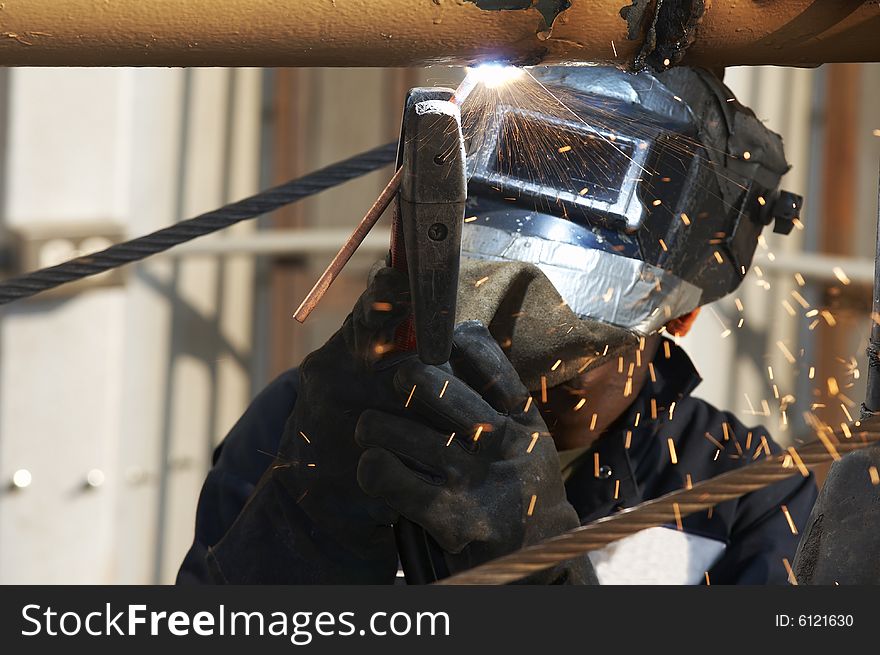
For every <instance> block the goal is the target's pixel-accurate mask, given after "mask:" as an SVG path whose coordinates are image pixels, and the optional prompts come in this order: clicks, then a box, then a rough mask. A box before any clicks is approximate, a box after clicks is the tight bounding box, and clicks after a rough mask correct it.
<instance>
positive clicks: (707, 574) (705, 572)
mask: <svg viewBox="0 0 880 655" xmlns="http://www.w3.org/2000/svg"><path fill="white" fill-rule="evenodd" d="M728 102H730V101H729V100H728ZM703 575H705V576H706V586H707V587H708V586H709V585H710V584H711V583H710V582H709V572H708V571H704V572H703Z"/></svg>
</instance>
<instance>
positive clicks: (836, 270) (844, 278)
mask: <svg viewBox="0 0 880 655" xmlns="http://www.w3.org/2000/svg"><path fill="white" fill-rule="evenodd" d="M832 271H833V272H834V276H835V277H836V278H837V279H838V280H840V281H841V283H842V284H845V285H846V284H849V283H850V279H849V278H848V277H847V275H846V273H844V272H843V269H842V268H840V266H835V267H834V268H833V269H832Z"/></svg>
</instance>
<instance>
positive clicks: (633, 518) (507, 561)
mask: <svg viewBox="0 0 880 655" xmlns="http://www.w3.org/2000/svg"><path fill="white" fill-rule="evenodd" d="M860 424H861V426H862V427H861V428H859V427H858V426H859V425H860ZM853 427H854V428H855V429H854V430H853V431H852V436H851V437H846V436H845V435H840V434H837V433H835V434H833V435H832V434H830V433H828V434H822V433H820V435H819V439H817V440H815V441H812V442H810V443H808V444H806V445H804V446H801V447H800V448H798V449H797V450H794V449H789V450H788V452H783V453H780V454H779V455H775V456H773V457H767V458H765V459H762V460H761V461H760V462H757V463H755V464H749V465H748V466H744V467H742V468H740V469H735V470H733V471H728V472H727V473H722V474H721V475H717V476H715V477H714V478H710V479H708V480H703V481H702V482H698V483H696V484H694V485H692V486H691V488H689V489H679V490H678V491H673V492H671V493H668V494H666V495H664V496H660V497H659V498H654V499H652V500H648V501H646V502H644V503H641V504H639V505H636V506H635V507H631V508H628V509H624V510H622V511H621V512H618V513H617V514H612V515H611V516H607V517H605V518H601V519H598V520H596V521H593V522H592V523H588V524H587V525H583V526H581V527H579V528H575V529H574V530H570V531H569V532H564V533H562V534H561V535H559V536H556V537H553V538H551V539H547V540H546V541H543V542H541V543H538V544H534V545H532V546H527V547H526V548H523V549H521V550H518V551H516V552H514V553H511V554H509V555H505V556H504V557H499V558H498V559H495V560H492V561H491V562H487V563H485V564H481V565H479V566H475V567H474V568H472V569H468V570H467V571H463V572H461V573H458V574H456V575H453V576H451V577H448V578H445V579H443V580H440V581H439V582H437V583H436V584H443V585H464V584H470V585H473V584H480V585H486V584H507V583H509V582H513V581H514V580H519V579H520V578H524V577H526V576H528V575H531V574H532V573H535V572H537V571H542V570H544V569H547V568H550V567H551V566H554V565H556V564H559V563H561V562H564V561H566V560H569V559H572V558H573V557H577V556H578V555H583V554H584V553H587V552H590V551H593V550H598V549H600V548H602V547H604V546H606V545H608V544H609V543H611V542H613V541H617V540H618V539H623V538H624V537H628V536H630V535H632V534H635V533H636V532H639V531H641V530H645V529H646V528H652V527H657V526H662V525H668V524H672V523H674V524H676V525H677V526H678V528H679V529H681V520H682V518H683V517H685V516H687V515H689V514H693V513H694V512H699V511H701V510H705V509H708V508H710V507H714V506H715V505H717V504H718V503H721V502H724V501H726V500H732V499H733V498H738V497H740V496H744V495H745V494H747V493H750V492H752V491H755V490H757V489H763V488H764V487H767V486H769V485H771V484H773V483H774V482H779V481H780V480H784V479H785V478H788V477H790V476H792V475H796V474H797V473H798V472H799V471H800V472H801V474H805V473H806V467H809V466H816V465H818V464H823V463H826V462H829V461H832V460H836V459H839V458H840V455H841V453H847V452H850V451H853V450H859V449H861V448H866V447H868V446H870V445H872V444H875V443H877V442H880V420H876V419H868V420H864V421H861V422H856V423H855V424H854V426H853ZM865 475H868V472H867V471H865ZM780 511H782V509H780Z"/></svg>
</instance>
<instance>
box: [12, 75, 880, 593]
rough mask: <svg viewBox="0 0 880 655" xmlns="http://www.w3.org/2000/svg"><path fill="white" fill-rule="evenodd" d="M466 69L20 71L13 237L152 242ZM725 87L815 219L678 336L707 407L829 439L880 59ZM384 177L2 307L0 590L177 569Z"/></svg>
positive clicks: (354, 281) (362, 262)
mask: <svg viewBox="0 0 880 655" xmlns="http://www.w3.org/2000/svg"><path fill="white" fill-rule="evenodd" d="M460 78H461V71H459V70H456V69H448V68H436V69H426V70H403V69H272V70H257V69H186V70H180V69H124V68H123V69H100V70H97V69H63V70H60V69H9V70H6V71H4V72H3V73H2V75H0V154H2V157H0V200H2V211H0V228H3V227H5V228H8V229H9V230H12V231H14V232H15V233H16V234H19V235H21V236H23V237H24V239H25V240H26V242H27V246H28V247H27V248H25V249H24V251H25V252H29V253H31V257H32V263H33V264H34V265H35V266H36V265H44V264H48V263H53V261H54V260H55V259H59V258H65V257H66V256H68V255H70V254H72V253H73V252H74V251H75V250H77V249H78V248H80V249H88V248H89V247H90V245H91V246H94V245H95V243H96V242H95V241H91V242H90V241H88V237H89V235H91V237H93V238H94V237H100V239H103V241H100V243H104V244H105V243H106V241H107V240H109V241H113V240H119V239H122V238H125V237H130V236H135V235H139V234H142V233H145V232H147V231H150V230H153V229H156V228H159V227H162V226H164V225H167V224H170V223H172V222H174V221H177V220H180V219H181V218H185V217H188V216H192V215H195V214H197V213H199V212H202V211H205V210H208V209H211V208H213V207H215V206H219V205H221V204H223V203H224V202H227V201H229V200H232V199H235V198H238V197H242V196H245V195H247V194H249V193H252V192H253V191H256V190H258V189H259V188H263V187H266V186H269V185H271V184H275V183H279V182H282V181H285V180H287V179H289V178H292V177H295V176H297V175H300V174H302V173H305V172H308V171H309V170H312V169H315V168H318V167H319V166H322V165H325V164H328V163H331V162H333V161H335V160H337V159H340V158H342V157H344V156H348V155H351V154H354V153H356V152H359V151H361V150H364V149H367V148H369V147H372V146H375V145H378V144H380V143H384V142H387V141H389V140H391V139H393V138H395V137H396V135H397V130H398V126H399V118H400V107H401V105H402V101H403V97H404V93H405V92H406V90H407V89H408V88H409V87H411V86H415V85H419V84H446V85H452V86H454V85H455V84H456V83H457V81H458V80H459V79H460ZM725 81H726V82H727V83H728V84H729V85H730V86H731V87H732V88H733V90H734V92H735V93H736V94H737V95H738V97H739V98H740V99H741V100H742V102H743V103H744V104H746V105H748V106H751V107H752V108H754V110H755V112H756V113H757V115H758V116H759V117H760V118H761V119H763V120H765V121H766V123H767V124H768V125H769V126H770V127H771V128H772V129H774V130H776V131H778V132H780V133H781V134H782V135H783V137H784V139H785V145H786V151H787V155H788V159H789V161H790V162H791V163H792V165H793V166H792V170H791V172H790V173H789V174H788V175H787V177H786V180H785V187H786V188H788V189H790V190H792V191H795V192H798V193H802V194H803V195H804V196H805V197H806V203H805V205H806V209H805V212H804V215H803V217H802V218H803V229H802V230H797V231H795V233H793V235H791V236H790V237H777V236H776V235H772V234H770V232H769V231H768V232H767V233H766V242H764V243H763V244H762V245H761V246H760V247H759V252H758V257H757V258H756V266H755V267H753V269H752V271H751V272H750V273H749V275H748V277H747V279H746V281H745V282H744V284H743V286H742V287H741V288H740V290H739V291H738V292H737V293H736V294H734V296H731V297H730V298H727V299H724V300H722V301H720V302H718V303H715V304H714V305H713V306H710V307H708V308H706V309H705V310H704V311H703V314H702V315H701V317H700V319H699V320H698V321H697V323H696V326H695V328H694V331H693V333H692V334H691V335H689V336H688V337H687V338H685V339H684V340H683V344H684V346H685V348H686V349H687V350H688V351H689V352H690V353H691V355H692V357H693V358H694V360H695V362H696V364H697V366H698V368H699V369H700V371H701V372H702V374H703V376H704V378H705V382H704V383H703V385H702V386H701V387H700V388H699V390H698V392H697V395H700V396H702V397H704V398H707V399H708V400H710V401H711V402H713V403H715V404H717V405H719V406H721V407H724V408H729V409H731V410H733V411H735V412H737V413H738V414H739V415H740V416H741V418H742V419H743V420H744V421H745V422H746V423H763V424H765V425H766V426H767V427H768V428H769V429H770V430H771V432H772V434H774V435H775V436H776V438H777V439H778V440H779V441H781V442H783V443H797V442H798V441H799V440H807V439H811V438H812V436H813V428H812V427H811V425H810V424H809V422H808V421H807V420H805V418H804V413H805V412H811V413H813V414H815V415H816V416H817V417H818V419H819V420H822V421H825V422H827V423H829V424H831V425H832V426H837V425H839V423H841V422H842V421H845V420H846V419H847V415H846V414H847V412H849V413H850V414H853V415H855V414H856V413H857V411H858V408H857V403H858V402H859V401H860V400H861V397H862V395H863V386H862V385H863V383H864V377H865V375H864V374H865V365H864V362H863V350H864V345H865V342H866V338H867V334H868V330H869V311H870V280H871V275H872V271H873V248H874V230H875V220H876V213H877V208H876V202H877V191H876V179H877V164H878V160H880V113H878V111H877V109H876V108H877V107H878V106H880V65H873V64H866V65H855V64H854V65H849V64H846V65H826V66H823V67H821V68H818V69H814V70H808V69H787V68H772V67H759V68H741V69H729V70H728V71H727V75H726V79H725ZM388 175H389V171H388V170H385V171H380V172H377V173H374V174H371V175H369V176H367V177H364V178H362V179H360V180H357V181H354V182H351V183H349V184H347V185H346V186H345V188H341V189H338V190H333V191H330V192H327V193H325V194H323V195H321V196H318V197H316V198H313V199H310V200H308V201H306V202H303V203H301V204H299V205H295V206H293V207H290V208H287V209H286V210H284V211H280V212H277V213H275V214H273V215H271V216H266V217H264V218H261V219H259V220H258V221H256V222H254V223H251V224H245V225H240V226H238V227H236V228H234V229H232V230H229V231H228V232H227V233H224V234H220V235H216V236H213V237H207V238H205V239H204V240H202V241H197V242H193V243H191V244H189V245H187V246H184V247H181V248H179V249H177V250H175V251H171V252H170V253H168V254H167V255H164V256H161V257H157V258H155V260H152V261H147V262H145V263H143V264H138V265H135V266H132V267H130V268H129V269H128V270H127V271H126V272H125V274H124V275H117V276H108V277H105V278H104V279H103V280H99V281H98V282H97V283H96V284H94V285H93V288H90V289H84V290H82V291H81V292H80V293H78V294H76V295H71V294H69V293H65V290H63V289H62V292H61V293H59V294H56V295H49V296H38V297H36V298H34V299H32V300H29V301H26V302H21V303H17V304H13V305H9V306H6V307H3V308H0V582H2V583H16V582H27V583H54V582H66V583H68V582H72V583H80V582H81V583H85V582H95V583H151V582H171V581H172V580H173V579H174V575H175V572H176V569H177V566H178V564H179V562H180V559H181V558H182V556H183V553H184V552H185V550H186V548H187V547H188V545H189V542H190V540H191V537H192V529H193V520H194V512H195V505H196V501H197V496H198V492H199V489H200V486H201V483H202V480H203V477H204V475H205V472H206V471H207V469H208V467H209V465H210V455H211V451H212V450H213V448H214V446H215V445H216V444H217V443H218V442H219V440H220V439H222V437H223V435H224V434H225V432H226V431H227V430H228V429H229V428H230V427H231V426H232V424H233V423H234V422H235V420H236V419H237V417H238V416H239V415H240V414H241V413H242V412H243V411H244V408H245V407H246V406H247V404H248V402H249V400H250V399H251V397H252V396H253V395H254V394H255V393H256V392H257V391H258V390H259V389H260V388H262V387H263V386H264V385H265V384H266V383H267V382H268V381H269V380H270V379H271V378H272V377H274V376H275V375H277V374H278V373H280V372H281V371H283V370H285V369H286V368H289V367H291V366H294V365H296V364H297V363H298V362H299V361H300V360H301V359H302V357H303V356H304V355H305V354H306V353H308V352H309V351H310V350H312V349H314V348H315V347H317V346H319V345H320V344H321V343H323V341H324V340H325V339H326V338H327V337H328V336H329V334H331V333H332V332H333V331H334V330H335V329H336V328H337V327H338V326H339V324H340V323H341V321H342V319H343V317H344V316H345V314H346V313H347V312H348V311H349V309H350V307H351V305H352V303H353V301H354V299H355V298H356V296H357V295H358V294H359V293H360V291H361V290H362V288H363V286H364V281H365V276H366V271H367V270H368V268H369V266H370V265H371V264H372V263H373V262H374V261H375V260H377V259H379V258H380V257H381V256H382V255H383V253H384V250H385V249H386V247H387V231H384V232H380V233H377V234H376V235H375V236H374V237H372V238H371V239H370V240H369V241H368V243H367V245H366V247H365V248H363V249H362V250H361V251H360V252H359V253H358V255H357V256H356V257H355V259H354V260H353V262H352V264H351V265H350V266H349V267H348V268H347V269H346V272H345V273H344V274H343V276H342V277H341V278H340V279H339V281H338V282H337V283H336V284H335V285H334V287H333V288H332V289H331V291H330V293H329V294H328V295H327V296H326V298H325V300H324V301H323V303H322V305H321V306H320V308H319V309H318V311H317V312H316V313H315V314H314V315H313V316H312V318H311V319H310V320H309V321H308V323H307V324H306V325H304V326H300V325H299V324H297V323H295V322H294V321H293V320H292V319H291V318H290V315H291V313H292V311H293V310H294V309H295V308H296V306H297V305H298V304H299V301H300V300H301V299H302V297H303V296H304V295H305V293H306V292H307V291H308V289H309V287H310V286H311V284H312V283H313V281H314V279H315V278H316V277H317V275H318V274H319V272H320V270H321V269H322V267H323V266H324V265H325V264H326V262H327V261H328V260H329V258H330V256H331V255H332V252H333V251H334V250H335V248H336V247H337V246H338V245H339V244H340V243H341V242H342V240H343V239H344V238H345V236H346V235H347V234H348V232H349V230H350V229H351V227H353V225H354V224H355V222H356V221H357V220H358V219H359V217H360V215H361V214H362V213H363V211H364V210H365V209H366V208H367V207H368V206H369V205H370V203H371V202H372V200H373V199H374V198H375V196H376V194H377V193H378V192H379V191H380V189H381V187H382V186H383V184H384V182H385V181H386V180H387V178H388ZM387 228H388V224H387V222H385V219H383V222H382V223H380V226H379V228H378V229H379V230H387ZM0 231H2V230H0ZM29 261H31V260H29ZM783 408H784V409H785V413H784V415H783V412H782V411H781V410H782V409H783Z"/></svg>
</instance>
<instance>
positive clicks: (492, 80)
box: [455, 64, 525, 105]
mask: <svg viewBox="0 0 880 655" xmlns="http://www.w3.org/2000/svg"><path fill="white" fill-rule="evenodd" d="M524 74H525V71H523V69H522V68H519V67H517V66H508V65H506V64H480V65H479V66H474V67H473V68H468V69H467V75H466V76H465V78H464V81H462V83H461V85H460V86H459V87H458V89H457V90H456V92H455V103H456V104H458V105H461V104H462V103H463V102H464V101H465V100H466V99H467V97H468V96H469V95H470V93H471V91H473V90H474V88H475V87H476V86H477V85H478V84H482V85H483V86H485V87H486V88H487V89H497V88H498V87H501V86H504V85H506V84H510V83H511V82H514V81H515V80H518V79H519V78H520V77H522V76H523V75H524Z"/></svg>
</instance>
